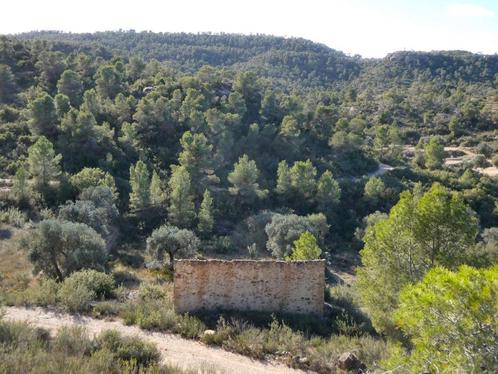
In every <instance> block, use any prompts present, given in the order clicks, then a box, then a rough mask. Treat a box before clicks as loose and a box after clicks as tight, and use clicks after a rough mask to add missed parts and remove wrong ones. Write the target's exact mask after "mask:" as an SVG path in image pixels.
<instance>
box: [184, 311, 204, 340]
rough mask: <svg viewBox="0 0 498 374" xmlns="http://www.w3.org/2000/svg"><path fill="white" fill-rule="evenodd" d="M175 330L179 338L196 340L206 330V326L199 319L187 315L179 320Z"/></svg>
mask: <svg viewBox="0 0 498 374" xmlns="http://www.w3.org/2000/svg"><path fill="white" fill-rule="evenodd" d="M177 329H178V330H177V332H179V333H180V335H181V336H183V337H185V338H190V339H196V338H199V337H200V336H201V334H202V333H203V332H204V331H205V330H206V325H205V324H204V323H203V322H202V321H201V320H200V319H199V318H197V317H195V316H191V315H189V314H188V313H187V314H185V315H183V316H182V317H181V318H180V321H179V323H178V327H177Z"/></svg>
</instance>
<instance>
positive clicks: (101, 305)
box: [92, 301, 122, 318]
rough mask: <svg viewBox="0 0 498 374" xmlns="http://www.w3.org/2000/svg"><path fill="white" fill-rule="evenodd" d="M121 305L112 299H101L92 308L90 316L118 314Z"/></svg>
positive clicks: (112, 315)
mask: <svg viewBox="0 0 498 374" xmlns="http://www.w3.org/2000/svg"><path fill="white" fill-rule="evenodd" d="M121 309H122V305H121V304H119V303H117V302H114V301H101V302H98V303H96V304H95V305H94V306H93V308H92V316H93V317H95V318H107V317H114V316H118V315H119V314H120V312H121Z"/></svg>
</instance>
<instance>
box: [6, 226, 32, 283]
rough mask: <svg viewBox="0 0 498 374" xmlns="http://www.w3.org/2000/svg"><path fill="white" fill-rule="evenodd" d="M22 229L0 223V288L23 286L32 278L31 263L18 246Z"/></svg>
mask: <svg viewBox="0 0 498 374" xmlns="http://www.w3.org/2000/svg"><path fill="white" fill-rule="evenodd" d="M22 234H23V230H20V229H16V228H14V227H12V226H9V225H5V224H0V259H1V261H0V289H4V290H5V289H13V288H25V287H26V286H27V285H28V284H29V282H30V281H31V280H32V275H31V274H32V269H33V267H32V266H31V263H30V262H29V260H28V258H27V256H26V253H24V252H23V251H22V250H21V249H20V248H19V240H20V238H21V236H22Z"/></svg>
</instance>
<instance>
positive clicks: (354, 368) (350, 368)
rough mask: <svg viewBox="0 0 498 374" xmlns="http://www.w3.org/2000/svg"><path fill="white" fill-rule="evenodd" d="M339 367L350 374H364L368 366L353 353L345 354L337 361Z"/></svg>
mask: <svg viewBox="0 0 498 374" xmlns="http://www.w3.org/2000/svg"><path fill="white" fill-rule="evenodd" d="M337 367H338V368H339V369H341V370H344V371H345V372H349V373H363V372H364V370H365V369H366V366H365V364H364V363H363V362H361V361H360V359H359V358H358V357H356V355H355V354H354V353H352V352H344V353H343V354H342V355H341V356H340V357H339V360H338V361H337Z"/></svg>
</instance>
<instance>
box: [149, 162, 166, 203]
mask: <svg viewBox="0 0 498 374" xmlns="http://www.w3.org/2000/svg"><path fill="white" fill-rule="evenodd" d="M165 200H166V196H165V193H164V190H163V186H162V181H161V178H160V177H159V174H157V172H156V171H155V170H154V171H153V172H152V178H151V180H150V202H151V204H152V205H155V206H161V205H162V204H163V203H164V201H165Z"/></svg>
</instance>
